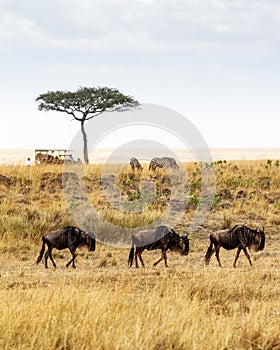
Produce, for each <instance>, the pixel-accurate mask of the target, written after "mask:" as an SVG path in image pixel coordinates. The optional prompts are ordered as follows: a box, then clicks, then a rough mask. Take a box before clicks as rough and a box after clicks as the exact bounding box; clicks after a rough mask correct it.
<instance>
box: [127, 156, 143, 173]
mask: <svg viewBox="0 0 280 350" xmlns="http://www.w3.org/2000/svg"><path fill="white" fill-rule="evenodd" d="M129 164H130V166H131V169H132V171H135V169H137V170H139V171H142V170H143V167H142V165H141V164H140V163H139V160H138V159H137V158H131V159H130V162H129Z"/></svg>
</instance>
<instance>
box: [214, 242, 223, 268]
mask: <svg viewBox="0 0 280 350" xmlns="http://www.w3.org/2000/svg"><path fill="white" fill-rule="evenodd" d="M220 248H221V247H220V245H218V246H217V247H215V255H216V258H217V260H218V263H219V265H220V267H222V264H221V261H220V255H219V253H220Z"/></svg>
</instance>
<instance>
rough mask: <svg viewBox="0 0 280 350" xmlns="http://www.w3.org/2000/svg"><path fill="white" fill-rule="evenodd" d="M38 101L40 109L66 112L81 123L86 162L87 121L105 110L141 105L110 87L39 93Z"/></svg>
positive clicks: (123, 109) (117, 109)
mask: <svg viewBox="0 0 280 350" xmlns="http://www.w3.org/2000/svg"><path fill="white" fill-rule="evenodd" d="M36 102H37V103H38V108H39V110H40V111H57V112H64V113H67V114H69V115H70V116H71V117H73V118H74V119H75V120H78V121H79V122H80V123H81V131H82V135H83V142H84V160H85V163H86V164H88V162H89V158H88V147H87V135H86V131H85V122H86V121H87V120H90V119H92V118H94V117H96V116H97V115H99V114H102V113H104V112H114V111H119V112H122V111H127V110H129V109H132V108H135V107H137V106H138V105H139V103H138V102H137V101H136V100H134V99H133V98H132V97H131V96H126V95H123V94H122V93H121V92H119V91H118V90H117V89H114V88H108V87H98V88H94V87H89V88H87V87H81V88H79V89H78V90H77V91H75V92H69V91H49V92H47V93H45V94H41V95H39V96H38V97H37V98H36Z"/></svg>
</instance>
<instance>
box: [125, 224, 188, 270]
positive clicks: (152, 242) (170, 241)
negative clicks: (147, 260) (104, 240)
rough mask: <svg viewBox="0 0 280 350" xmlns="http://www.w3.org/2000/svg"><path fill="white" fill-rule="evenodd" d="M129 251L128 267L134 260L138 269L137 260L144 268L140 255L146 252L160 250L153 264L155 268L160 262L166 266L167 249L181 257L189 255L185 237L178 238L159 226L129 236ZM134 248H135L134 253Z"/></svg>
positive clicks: (167, 229)
mask: <svg viewBox="0 0 280 350" xmlns="http://www.w3.org/2000/svg"><path fill="white" fill-rule="evenodd" d="M131 241H132V244H131V249H130V252H129V257H128V266H129V267H131V266H132V264H133V259H134V258H135V266H136V267H138V260H137V258H138V257H139V260H140V262H141V264H142V266H143V267H145V264H144V261H143V259H142V256H141V254H142V253H143V251H144V250H145V249H146V250H155V249H160V250H161V258H160V259H159V260H158V261H156V262H155V263H154V266H156V265H157V264H158V263H159V262H160V261H162V260H164V262H165V266H166V267H168V265H167V256H166V252H167V250H168V249H170V250H171V251H177V252H179V253H181V254H182V255H188V253H189V238H188V236H187V235H183V236H179V235H178V234H177V233H176V232H175V231H174V230H173V229H170V228H169V227H167V226H159V227H158V228H156V229H153V230H142V231H139V232H137V233H134V234H132V236H131ZM134 246H135V247H136V249H135V252H134Z"/></svg>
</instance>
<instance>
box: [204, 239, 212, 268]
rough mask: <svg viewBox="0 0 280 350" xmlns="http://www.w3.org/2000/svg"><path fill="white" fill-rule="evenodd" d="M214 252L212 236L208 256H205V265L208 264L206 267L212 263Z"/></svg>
mask: <svg viewBox="0 0 280 350" xmlns="http://www.w3.org/2000/svg"><path fill="white" fill-rule="evenodd" d="M212 250H213V242H212V239H211V236H210V245H209V247H208V249H207V252H206V254H205V263H206V265H207V264H208V263H209V261H210V258H211V256H212V254H211V253H212Z"/></svg>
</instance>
